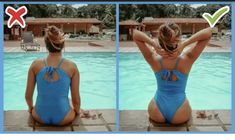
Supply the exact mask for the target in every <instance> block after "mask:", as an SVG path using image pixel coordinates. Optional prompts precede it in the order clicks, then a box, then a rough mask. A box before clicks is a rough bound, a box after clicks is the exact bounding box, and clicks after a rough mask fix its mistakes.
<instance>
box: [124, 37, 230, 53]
mask: <svg viewBox="0 0 235 140" xmlns="http://www.w3.org/2000/svg"><path fill="white" fill-rule="evenodd" d="M194 45H195V43H194V44H192V45H190V46H188V47H187V48H190V47H192V46H194ZM187 48H186V49H187ZM119 52H140V51H139V49H138V47H137V45H136V44H135V43H134V42H133V41H121V42H119ZM203 52H231V41H230V40H228V39H224V40H211V41H210V42H209V44H208V45H207V47H206V48H205V49H204V50H203Z"/></svg>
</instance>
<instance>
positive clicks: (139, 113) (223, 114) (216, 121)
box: [119, 110, 231, 132]
mask: <svg viewBox="0 0 235 140" xmlns="http://www.w3.org/2000/svg"><path fill="white" fill-rule="evenodd" d="M206 114H207V116H208V117H206V118H197V115H196V110H194V111H193V112H192V118H191V120H190V121H188V122H187V123H184V124H181V125H170V124H157V123H155V122H152V121H149V117H148V112H147V111H144V110H124V111H120V113H119V116H120V119H119V124H120V125H119V130H120V131H134V132H146V131H193V132H224V131H230V130H231V111H230V110H207V111H206Z"/></svg>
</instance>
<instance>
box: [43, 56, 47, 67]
mask: <svg viewBox="0 0 235 140" xmlns="http://www.w3.org/2000/svg"><path fill="white" fill-rule="evenodd" d="M43 63H44V65H45V66H47V61H46V58H45V59H43Z"/></svg>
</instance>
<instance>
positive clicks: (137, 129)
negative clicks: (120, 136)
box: [119, 125, 148, 132]
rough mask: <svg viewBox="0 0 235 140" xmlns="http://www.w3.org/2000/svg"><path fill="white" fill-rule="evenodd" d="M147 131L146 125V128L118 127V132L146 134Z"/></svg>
mask: <svg viewBox="0 0 235 140" xmlns="http://www.w3.org/2000/svg"><path fill="white" fill-rule="evenodd" d="M147 130H148V127H147V125H146V126H138V127H137V126H136V125H132V126H131V125H123V126H122V125H120V126H119V131H129V132H146V131H147Z"/></svg>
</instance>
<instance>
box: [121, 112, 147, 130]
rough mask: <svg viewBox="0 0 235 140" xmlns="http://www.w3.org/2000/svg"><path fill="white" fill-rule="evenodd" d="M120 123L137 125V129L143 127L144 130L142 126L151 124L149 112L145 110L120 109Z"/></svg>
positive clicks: (122, 124)
mask: <svg viewBox="0 0 235 140" xmlns="http://www.w3.org/2000/svg"><path fill="white" fill-rule="evenodd" d="M119 124H120V125H121V126H135V127H136V129H139V128H141V130H142V128H145V127H147V126H148V124H149V117H148V113H147V111H143V110H131V111H128V110H123V111H120V113H119ZM127 128H129V127H127Z"/></svg>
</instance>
